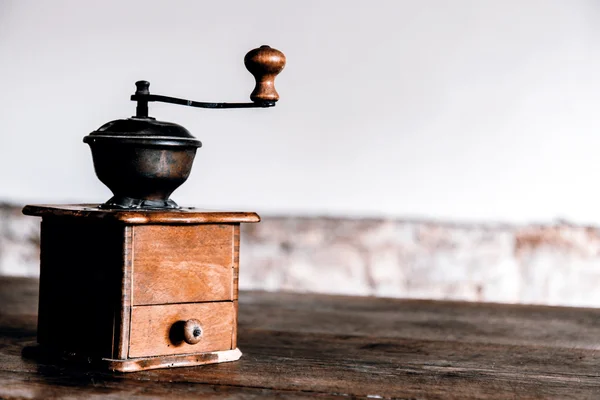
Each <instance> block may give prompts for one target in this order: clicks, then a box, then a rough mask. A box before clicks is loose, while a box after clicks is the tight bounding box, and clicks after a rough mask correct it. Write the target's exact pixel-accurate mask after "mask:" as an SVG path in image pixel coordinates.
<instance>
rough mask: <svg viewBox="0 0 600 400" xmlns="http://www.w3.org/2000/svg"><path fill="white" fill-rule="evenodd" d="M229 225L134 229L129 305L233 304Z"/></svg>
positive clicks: (231, 227)
mask: <svg viewBox="0 0 600 400" xmlns="http://www.w3.org/2000/svg"><path fill="white" fill-rule="evenodd" d="M234 232H235V225H232V224H203V225H181V226H161V225H143V226H135V227H134V231H133V254H132V259H133V290H132V295H133V299H132V304H133V305H146V304H166V303H195V302H203V301H219V300H233V298H234V293H233V267H234V242H235V239H234Z"/></svg>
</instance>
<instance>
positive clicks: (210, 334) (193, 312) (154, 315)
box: [129, 301, 235, 358]
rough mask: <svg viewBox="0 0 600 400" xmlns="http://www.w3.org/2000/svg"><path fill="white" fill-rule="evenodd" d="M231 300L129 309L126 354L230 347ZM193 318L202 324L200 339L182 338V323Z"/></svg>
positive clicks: (232, 314) (233, 316)
mask: <svg viewBox="0 0 600 400" xmlns="http://www.w3.org/2000/svg"><path fill="white" fill-rule="evenodd" d="M234 313H235V307H234V302H230V301H225V302H217V303H197V304H168V305H162V306H137V307H133V308H132V311H131V333H130V342H129V357H130V358H135V357H148V356H159V355H170V354H185V353H203V352H209V351H220V350H229V349H231V348H232V335H233V334H234V331H233V329H234V327H233V322H234V318H235V315H234ZM190 319H196V320H198V321H199V322H200V326H201V327H202V335H201V337H200V341H199V342H198V343H196V344H193V345H190V344H188V343H186V342H185V341H184V339H183V324H184V323H185V321H187V320H190Z"/></svg>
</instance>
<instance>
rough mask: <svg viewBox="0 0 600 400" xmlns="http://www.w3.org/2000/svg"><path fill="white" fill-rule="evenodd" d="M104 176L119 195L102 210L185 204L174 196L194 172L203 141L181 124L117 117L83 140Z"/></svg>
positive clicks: (105, 180) (163, 207)
mask: <svg viewBox="0 0 600 400" xmlns="http://www.w3.org/2000/svg"><path fill="white" fill-rule="evenodd" d="M83 141H84V142H85V143H87V144H88V145H89V146H90V149H91V151H92V158H93V161H94V169H95V171H96V175H97V176H98V179H100V181H101V182H102V183H104V184H105V185H106V186H107V187H108V188H109V189H110V190H111V191H112V193H113V197H112V198H111V199H110V200H108V201H107V202H106V203H104V204H102V205H101V207H102V208H115V209H139V208H142V209H165V208H171V209H173V208H179V206H178V205H177V204H176V203H175V202H174V201H173V200H171V199H170V198H169V197H170V196H171V194H172V193H173V191H175V189H177V188H178V187H179V186H181V184H183V183H184V182H185V181H186V180H187V178H188V176H189V175H190V172H191V170H192V164H193V162H194V157H195V155H196V150H197V149H198V148H199V147H201V146H202V143H201V142H200V141H199V140H198V139H196V138H195V137H194V136H192V135H191V134H190V132H189V131H188V130H187V129H185V128H184V127H182V126H181V125H177V124H173V123H170V122H163V121H156V120H155V119H153V118H149V117H146V118H135V117H134V118H129V119H120V120H115V121H111V122H109V123H107V124H105V125H103V126H102V127H100V128H99V129H98V130H96V131H94V132H92V133H90V134H89V135H88V136H86V137H84V138H83Z"/></svg>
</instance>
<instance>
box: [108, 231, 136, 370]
mask: <svg viewBox="0 0 600 400" xmlns="http://www.w3.org/2000/svg"><path fill="white" fill-rule="evenodd" d="M132 263H133V227H131V226H125V227H124V229H123V268H122V270H121V301H120V305H119V310H118V312H119V314H118V317H117V315H115V334H114V341H113V343H114V344H113V346H114V352H113V358H115V359H125V358H127V353H128V352H129V330H130V329H129V326H130V321H131V297H132V296H131V272H132Z"/></svg>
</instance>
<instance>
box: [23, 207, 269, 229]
mask: <svg viewBox="0 0 600 400" xmlns="http://www.w3.org/2000/svg"><path fill="white" fill-rule="evenodd" d="M23 214H25V215H33V216H38V217H45V216H56V217H72V218H81V217H83V218H85V219H87V220H103V221H107V220H108V221H115V222H119V223H123V224H129V225H140V224H213V223H240V222H246V223H248V222H259V221H260V217H259V216H258V214H256V213H253V212H222V211H211V210H202V209H198V208H181V209H179V210H146V211H139V210H135V211H126V210H105V209H100V208H98V204H61V205H58V204H55V205H28V206H25V207H24V208H23Z"/></svg>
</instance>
